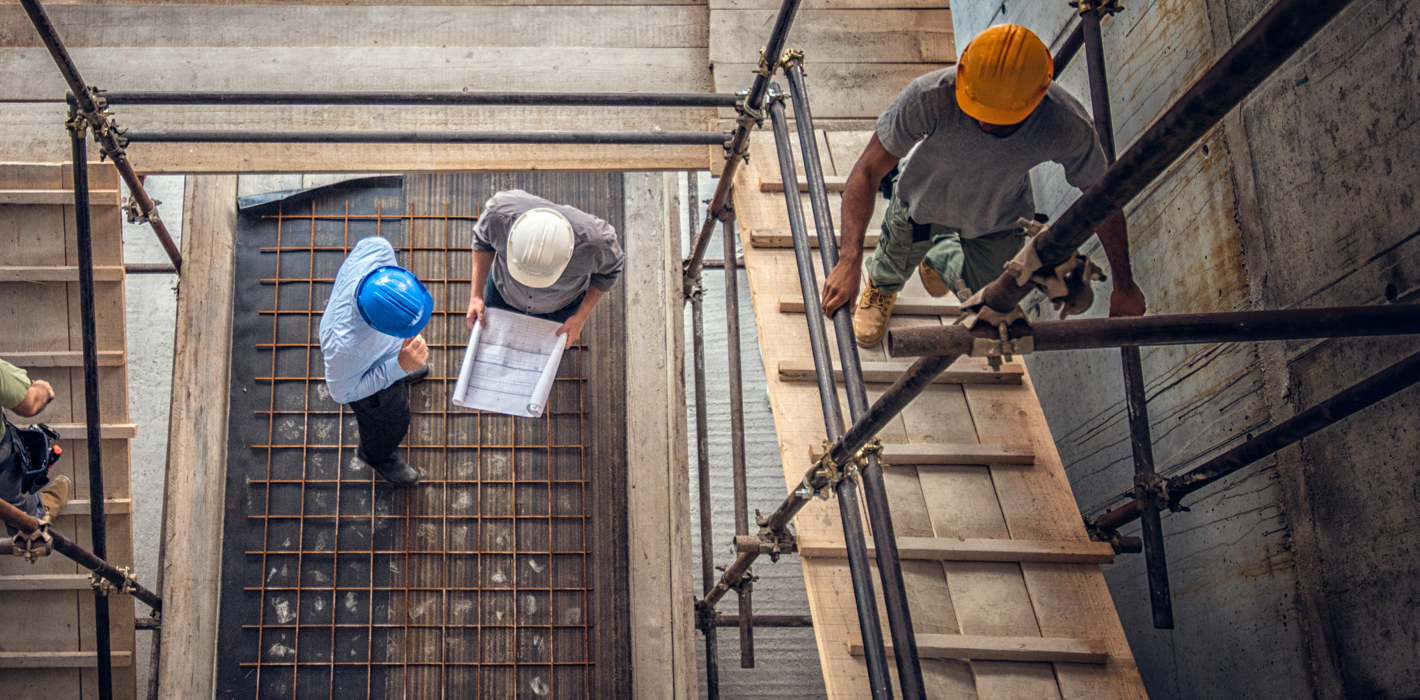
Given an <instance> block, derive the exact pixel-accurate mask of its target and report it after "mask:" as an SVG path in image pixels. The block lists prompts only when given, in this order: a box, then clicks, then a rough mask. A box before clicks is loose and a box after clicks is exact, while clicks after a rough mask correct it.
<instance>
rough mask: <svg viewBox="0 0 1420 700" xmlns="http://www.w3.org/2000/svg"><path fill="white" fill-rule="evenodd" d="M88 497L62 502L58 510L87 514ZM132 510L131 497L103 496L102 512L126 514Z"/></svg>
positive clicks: (66, 512)
mask: <svg viewBox="0 0 1420 700" xmlns="http://www.w3.org/2000/svg"><path fill="white" fill-rule="evenodd" d="M89 508H90V505H89V499H87V498H75V499H71V500H70V501H69V502H68V503H65V504H64V508H63V509H61V510H60V511H59V514H60V515H88V514H89ZM132 512H133V499H131V498H105V499H104V513H105V514H106V515H127V514H128V513H132Z"/></svg>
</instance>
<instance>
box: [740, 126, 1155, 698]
mask: <svg viewBox="0 0 1420 700" xmlns="http://www.w3.org/2000/svg"><path fill="white" fill-rule="evenodd" d="M867 137H868V135H867V134H863V133H856V134H855V133H850V132H829V133H826V134H824V135H822V136H821V138H820V141H822V142H826V144H827V147H828V152H827V153H825V154H824V161H825V162H824V169H825V171H826V172H828V173H830V174H836V173H841V172H844V171H845V169H846V168H847V167H850V166H851V163H852V161H853V160H854V159H856V157H857V155H858V153H859V152H860V151H861V149H862V147H863V144H864V143H865V142H866V140H867ZM753 143H754V149H753V151H752V155H751V158H750V161H749V163H748V165H747V167H746V168H745V169H744V170H742V171H741V174H740V175H739V176H738V177H737V180H736V189H735V207H736V212H737V214H738V216H739V220H740V222H741V230H742V231H751V230H763V229H787V228H788V217H787V214H786V211H785V203H784V197H783V194H782V193H773V194H771V193H765V192H761V191H760V190H759V187H758V184H759V182H760V181H762V179H763V177H764V176H763V173H764V172H765V171H776V172H777V167H778V165H777V159H776V157H775V154H774V152H773V150H772V148H770V143H769V142H768V141H767V140H765V139H756V140H755V141H754V142H753ZM800 198H801V202H802V201H806V197H804V196H803V195H801V196H800ZM880 208H881V207H880ZM833 213H834V215H835V216H837V215H838V213H839V212H838V211H837V208H836V204H835V208H834V212H833ZM745 243H746V245H745V246H744V251H745V267H746V269H747V270H748V273H749V280H750V290H751V293H752V296H753V303H754V308H755V316H756V321H757V323H758V326H759V333H760V348H761V353H762V355H763V360H764V364H765V366H766V367H783V366H785V365H786V364H791V363H796V362H797V363H802V362H805V361H807V360H808V358H809V347H808V338H807V331H806V329H805V328H804V326H803V321H802V315H797V316H796V315H790V314H787V313H784V312H781V311H780V299H781V297H782V296H785V295H788V294H793V293H796V292H797V290H798V278H797V273H796V272H795V265H794V260H793V253H792V251H789V250H784V249H773V248H763V247H760V248H756V247H754V246H751V245H749V244H748V243H749V242H748V241H745ZM815 267H817V265H816V266H815ZM817 274H818V279H820V280H821V279H822V272H821V271H818V273H817ZM904 296H907V297H913V296H919V297H921V296H925V291H923V289H922V287H921V285H920V282H918V281H917V280H913V281H912V283H911V284H910V285H909V287H908V289H907V290H906V291H905V292H904ZM948 320H950V319H948ZM942 322H943V319H941V318H940V317H903V318H894V319H893V320H892V322H891V323H892V324H893V325H894V326H905V325H920V324H923V323H942ZM835 354H836V351H835ZM862 357H863V360H864V361H865V362H881V361H882V360H883V359H884V357H883V354H882V350H881V348H880V347H878V348H873V349H870V350H865V351H863V352H862ZM966 367H972V365H971V364H967V365H966ZM980 373H981V370H980V369H975V368H973V369H972V370H971V371H970V372H968V373H967V374H968V375H975V374H980ZM1014 378H1015V379H1016V382H1017V383H1015V384H989V385H984V384H962V383H946V384H934V385H932V386H931V387H929V388H928V389H927V390H926V391H925V392H924V393H923V395H922V396H921V397H920V398H918V399H917V401H916V402H914V403H913V404H912V405H911V406H909V407H908V408H907V409H906V410H905V411H904V412H903V413H902V415H900V416H899V417H898V418H896V419H895V420H893V421H892V422H891V423H890V424H889V425H888V426H887V427H886V428H885V429H884V430H883V431H882V432H881V433H880V434H879V437H880V438H881V439H882V440H883V441H884V442H885V443H892V444H893V445H905V446H907V447H909V448H911V449H917V450H919V451H920V452H921V453H922V457H923V458H922V459H921V460H920V461H921V462H922V464H921V465H920V466H919V465H918V464H912V463H910V462H904V461H903V460H901V459H896V460H894V459H892V458H891V457H889V458H888V461H889V462H890V463H891V464H892V466H891V467H890V468H888V469H886V470H885V471H884V479H885V480H886V481H887V486H888V496H889V501H890V504H891V506H892V509H893V515H894V524H895V527H896V531H897V534H898V536H899V537H900V538H940V539H942V540H945V541H948V542H959V541H961V540H962V539H966V540H972V541H979V540H999V541H1002V542H1003V543H1006V542H1013V543H1015V544H1003V545H1002V546H1001V547H999V548H997V549H998V550H1008V549H1015V550H1017V551H1018V554H1017V555H1016V556H1014V557H1012V556H1007V555H1004V554H1000V553H999V551H998V553H997V554H996V555H995V556H991V557H984V556H983V557H982V558H985V559H988V560H986V561H981V560H976V561H962V560H950V561H932V560H909V561H906V562H905V563H904V566H903V574H904V577H905V580H906V582H907V589H908V599H909V603H910V605H911V607H912V612H913V615H914V623H915V625H916V630H917V632H918V633H920V634H923V635H971V636H976V637H986V638H990V639H991V640H992V641H991V642H990V643H989V644H988V643H983V644H982V645H979V646H989V647H992V648H995V649H997V650H998V651H999V650H1000V649H1005V648H1011V644H1012V642H1011V639H1010V638H1023V637H1029V638H1037V639H1038V638H1042V637H1044V638H1063V639H1061V640H1059V641H1056V640H1052V641H1051V642H1040V643H1041V644H1047V643H1066V641H1067V640H1077V639H1078V640H1100V642H1099V644H1097V645H1096V646H1095V647H1093V649H1095V650H1096V651H1099V650H1103V652H1104V653H1105V654H1106V656H1105V658H1104V659H1103V663H1095V664H1085V663H1077V662H1075V661H1071V662H1066V661H1064V660H1060V661H1056V662H1053V663H1048V662H1043V661H1020V660H1015V659H1018V658H1020V657H1019V656H1010V655H997V656H991V657H989V658H990V659H1004V660H976V661H969V662H963V661H957V660H951V659H945V658H943V659H927V660H924V662H923V669H924V673H925V675H926V677H927V681H928V687H929V689H930V690H929V692H930V693H931V694H932V696H933V697H972V696H975V697H978V698H983V699H985V698H1001V697H1033V698H1051V697H1053V698H1061V699H1062V700H1065V699H1074V698H1086V697H1089V698H1141V697H1144V691H1143V687H1142V684H1141V682H1140V680H1139V677H1138V673H1137V671H1136V670H1135V669H1134V664H1133V657H1132V656H1131V655H1130V651H1129V649H1128V645H1127V644H1126V643H1125V642H1124V637H1123V633H1122V631H1121V629H1120V625H1119V622H1118V618H1117V617H1116V616H1115V615H1114V613H1113V610H1112V609H1111V608H1110V607H1109V606H1108V605H1107V604H1102V603H1107V601H1108V599H1109V595H1108V591H1107V590H1106V589H1105V586H1104V580H1103V577H1102V576H1101V575H1100V573H1099V568H1098V565H1097V564H1093V563H1061V562H1060V560H1059V559H1055V560H1051V561H1041V560H1040V557H1042V556H1045V554H1044V553H1043V552H1045V551H1049V550H1050V549H1051V548H1052V547H1055V548H1059V549H1060V550H1062V551H1063V550H1066V549H1079V550H1080V551H1078V552H1075V553H1074V554H1072V555H1070V556H1072V557H1077V556H1085V557H1089V556H1092V555H1091V554H1090V553H1089V552H1088V550H1089V548H1090V547H1091V544H1090V543H1089V542H1088V538H1087V537H1086V535H1085V532H1084V529H1083V527H1082V526H1081V524H1080V519H1079V515H1078V512H1077V511H1075V510H1074V499H1073V497H1072V495H1071V493H1070V488H1069V484H1068V482H1067V481H1066V480H1065V478H1064V473H1063V471H1062V469H1061V467H1060V460H1059V457H1058V456H1057V455H1056V453H1055V448H1054V443H1053V441H1052V440H1051V436H1050V432H1049V430H1048V429H1047V427H1046V425H1045V423H1044V420H1043V418H1042V417H1041V414H1040V408H1039V406H1038V404H1037V403H1036V400H1035V394H1034V391H1033V389H1032V387H1031V384H1030V379H1029V377H1028V376H1027V375H1025V373H1024V372H1023V371H1020V370H1017V372H1015V373H1014ZM958 381H960V380H959V379H958ZM768 384H769V386H768V388H769V399H770V403H771V405H772V407H773V409H774V415H775V427H776V430H777V432H778V437H779V446H780V453H781V456H782V458H783V461H784V475H785V482H786V484H788V485H790V486H791V487H792V486H793V485H796V484H797V483H798V482H799V480H800V479H801V478H802V476H803V473H804V470H805V469H806V468H808V466H809V465H810V464H811V462H810V460H809V456H808V454H806V450H805V447H806V446H811V445H818V444H821V442H822V440H823V438H824V431H823V419H822V415H821V411H820V408H819V400H818V396H817V389H816V387H815V386H814V385H813V384H812V383H806V382H788V381H785V380H784V379H783V378H782V377H780V376H771V377H770V378H769V380H768ZM880 391H881V387H874V388H873V390H870V392H869V398H870V399H873V398H876V396H877V395H878V394H879V393H880ZM844 414H845V415H847V410H846V408H845V410H844ZM978 444H981V445H982V446H983V447H986V446H987V445H1019V446H1020V447H1014V448H1012V449H1009V450H1007V449H1004V448H1001V447H996V448H989V449H988V450H987V451H989V452H990V455H985V454H983V455H982V458H981V459H980V460H979V461H977V462H974V463H972V464H963V463H961V462H960V460H952V459H950V457H952V456H953V454H955V455H958V456H960V455H965V454H969V451H968V448H956V449H953V448H951V447H948V448H936V449H934V448H933V446H934V445H951V446H959V445H969V446H973V445H978ZM903 450H904V448H901V447H899V448H897V451H898V453H899V454H911V453H907V452H904V451H903ZM938 453H940V454H938ZM1006 457H1009V459H1005V458H1006ZM1027 457H1029V459H1027ZM931 462H946V463H945V464H943V463H937V464H929V463H931ZM1022 462H1024V463H1022ZM795 526H796V528H797V531H798V533H799V534H800V536H801V537H803V538H804V539H805V540H806V541H809V542H825V541H827V542H835V541H836V542H841V541H842V537H843V535H842V528H841V526H840V524H839V518H838V513H837V508H836V507H835V505H834V504H830V503H820V502H814V503H812V504H810V505H809V506H808V507H806V508H805V509H804V510H803V511H802V512H801V513H800V515H799V516H798V518H797V519H796V521H795ZM1025 541H1032V544H1030V545H1026V544H1025ZM1041 541H1048V542H1049V545H1042V544H1041ZM982 546H984V545H982ZM1096 549H1097V548H1096ZM1101 554H1103V552H1101V551H1094V552H1093V556H1099V555H1101ZM1051 556H1054V555H1053V554H1052V555H1051ZM1062 556H1063V555H1062ZM944 558H948V559H950V558H952V557H944ZM961 558H966V557H961ZM1073 561H1075V562H1077V561H1078V559H1075V560H1073ZM1094 561H1098V559H1095V560H1094ZM803 567H804V578H805V586H806V588H807V590H808V595H809V601H810V607H811V609H812V612H813V616H814V629H815V635H816V637H817V639H818V646H819V656H820V659H821V661H822V664H823V668H824V678H825V683H826V685H827V688H828V693H829V696H830V697H863V696H864V695H866V694H867V683H866V668H865V667H864V665H863V662H862V659H861V658H860V657H853V656H851V655H850V654H849V653H848V652H849V649H848V647H847V645H846V644H847V642H848V640H849V637H850V635H855V634H856V633H857V632H858V623H857V616H856V613H855V611H854V607H853V600H852V596H853V592H852V589H851V585H850V583H849V579H848V571H847V563H846V560H844V559H838V558H826V557H806V558H805V559H804V560H803ZM879 600H881V598H879ZM927 639H929V640H931V639H933V638H931V637H927ZM961 639H962V638H961V637H957V640H958V641H960V640H961ZM941 655H942V656H951V655H952V654H947V653H943V654H941ZM957 655H958V656H959V655H960V654H957ZM1035 658H1039V657H1035ZM1071 658H1072V659H1075V660H1078V659H1079V658H1082V657H1071ZM1090 659H1091V660H1095V661H1098V660H1100V659H1099V658H1098V656H1094V657H1090Z"/></svg>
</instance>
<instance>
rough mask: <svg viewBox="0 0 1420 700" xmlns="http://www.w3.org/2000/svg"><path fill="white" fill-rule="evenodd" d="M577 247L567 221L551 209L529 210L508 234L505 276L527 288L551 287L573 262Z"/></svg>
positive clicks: (570, 226) (569, 223) (514, 223)
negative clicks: (510, 275) (574, 248)
mask: <svg viewBox="0 0 1420 700" xmlns="http://www.w3.org/2000/svg"><path fill="white" fill-rule="evenodd" d="M576 244H577V238H576V236H574V235H573V234H572V223H571V222H569V221H567V217H565V216H563V215H561V214H559V213H557V212H556V211H554V210H552V209H547V208H539V209H529V210H528V211H525V212H523V214H522V215H521V216H519V217H518V219H517V220H516V221H514V222H513V230H512V231H511V232H510V233H509V234H508V272H509V273H510V274H512V275H513V279H515V280H517V281H518V282H519V283H520V284H523V285H525V286H528V287H535V288H538V289H541V288H543V287H549V286H552V283H553V282H556V281H557V278H558V277H561V276H562V271H563V270H564V269H566V268H567V263H568V262H570V261H571V260H572V248H573V247H574V246H576Z"/></svg>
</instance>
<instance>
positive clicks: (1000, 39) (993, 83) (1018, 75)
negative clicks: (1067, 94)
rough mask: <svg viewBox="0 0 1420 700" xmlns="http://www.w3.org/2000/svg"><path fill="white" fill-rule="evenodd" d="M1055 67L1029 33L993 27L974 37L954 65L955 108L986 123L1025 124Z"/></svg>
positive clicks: (1012, 26)
mask: <svg viewBox="0 0 1420 700" xmlns="http://www.w3.org/2000/svg"><path fill="white" fill-rule="evenodd" d="M1054 73H1055V62H1054V61H1053V60H1052V59H1051V58H1050V49H1048V48H1046V46H1045V42H1043V41H1041V40H1040V37H1038V36H1036V35H1035V34H1034V33H1032V32H1031V30H1029V29H1026V28H1025V27H1022V26H1019V25H1015V24H998V25H996V26H994V27H990V28H988V29H987V30H986V31H983V32H981V33H980V34H978V35H976V38H975V39H972V40H971V43H969V44H967V45H966V49H964V50H963V51H962V52H961V60H960V61H958V62H957V104H958V105H960V106H961V110H962V111H963V112H966V113H967V114H968V115H970V116H971V117H973V118H975V119H979V120H981V121H983V122H986V123H988V124H1017V123H1020V122H1023V121H1025V119H1026V117H1029V116H1030V113H1031V112H1033V111H1035V107H1036V105H1038V104H1040V101H1041V100H1042V99H1044V98H1045V91H1046V89H1047V88H1049V87H1050V79H1051V77H1052V76H1053V75H1054Z"/></svg>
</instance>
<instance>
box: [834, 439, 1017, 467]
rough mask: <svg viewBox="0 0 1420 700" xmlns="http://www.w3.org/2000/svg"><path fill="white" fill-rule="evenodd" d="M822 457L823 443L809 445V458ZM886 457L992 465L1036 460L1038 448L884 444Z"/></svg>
mask: <svg viewBox="0 0 1420 700" xmlns="http://www.w3.org/2000/svg"><path fill="white" fill-rule="evenodd" d="M821 457H823V447H822V446H821V445H810V446H809V459H810V460H812V461H818V459H819V458H821ZM883 461H884V462H887V463H888V464H889V465H892V464H899V465H908V464H911V465H915V466H922V465H931V464H951V465H961V466H988V467H989V466H993V465H999V464H1035V448H1033V447H1031V446H1030V445H1000V444H993V443H984V444H945V443H937V444H933V443H916V444H911V445H903V444H890V443H885V444H884V445H883Z"/></svg>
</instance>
